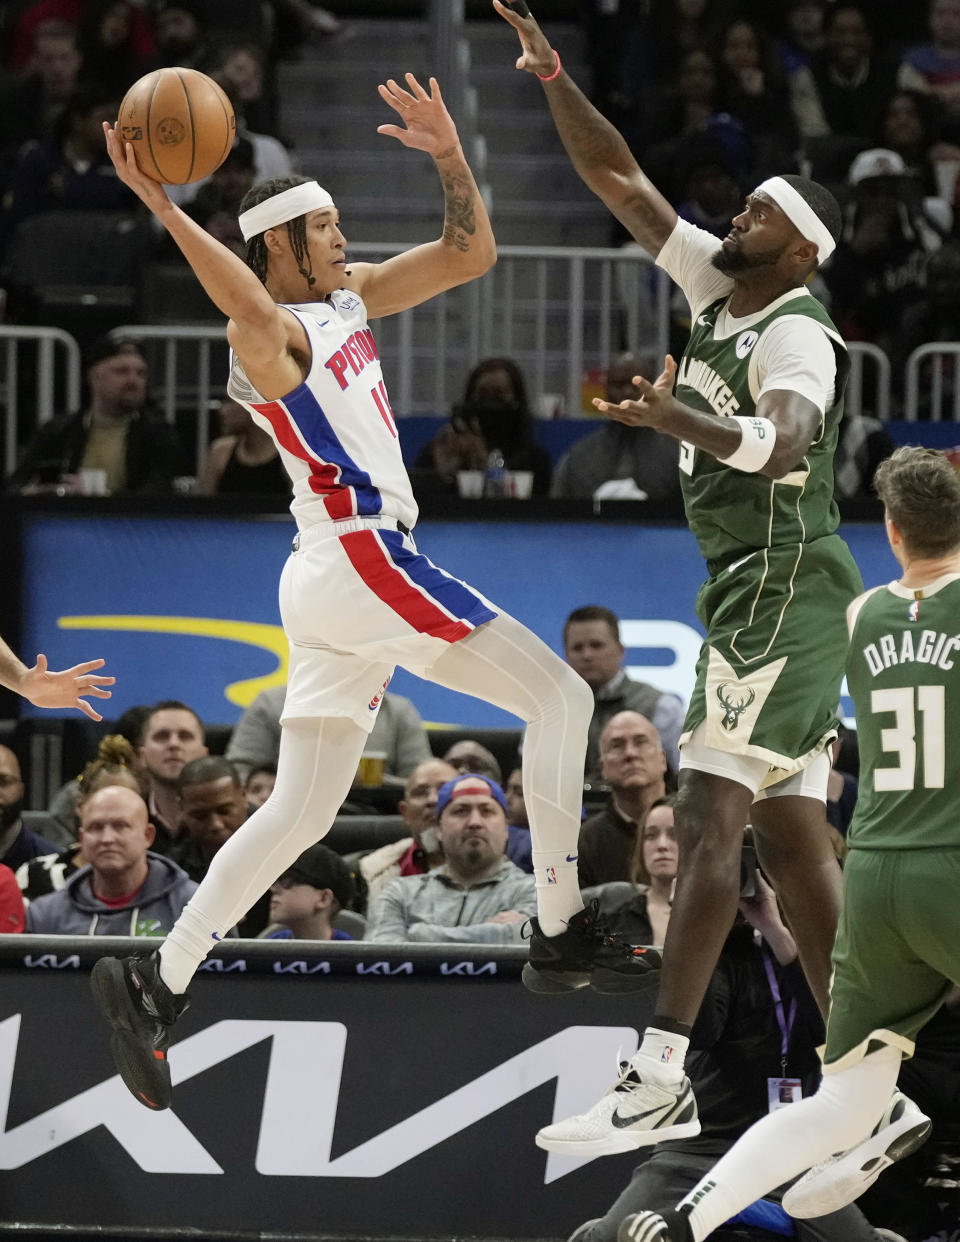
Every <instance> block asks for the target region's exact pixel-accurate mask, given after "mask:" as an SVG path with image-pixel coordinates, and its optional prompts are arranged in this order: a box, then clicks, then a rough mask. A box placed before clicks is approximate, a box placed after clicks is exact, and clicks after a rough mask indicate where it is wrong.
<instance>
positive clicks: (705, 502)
mask: <svg viewBox="0 0 960 1242" xmlns="http://www.w3.org/2000/svg"><path fill="white" fill-rule="evenodd" d="M726 301H727V299H726V298H721V299H719V300H718V301H716V302H714V303H713V304H712V305H710V306H708V307H707V308H706V309H705V310H704V311H703V312H702V313H701V314H699V315H697V316H696V319H695V320H694V323H693V325H692V327H691V332H690V341H689V343H688V345H687V348H686V350H685V351H684V354H683V357H682V359H681V360H680V366H679V368H678V370H677V378H676V385H675V389H674V391H675V394H676V397H677V400H678V401H681V402H682V403H683V404H684V405H687V406H689V407H691V408H692V409H695V410H702V411H704V412H706V413H714V414H720V415H723V416H725V417H731V416H732V415H737V416H740V417H750V416H752V415H753V414H755V413H756V398H757V395H758V394H759V389H760V377H759V375H758V374H757V370H758V368H757V365H756V362H755V352H756V347H757V344H758V342H759V341H760V338H761V337H762V335H763V333H764V332H765V331H766V330H767V329H768V328H769V327H770V326H771V325H772V324H773V323H775V322H777V321H778V320H782V319H784V318H790V317H793V318H799V317H803V318H804V319H807V320H810V319H812V320H813V321H814V322H815V323H818V324H820V326H821V327H822V328H823V330H824V332H825V333H826V334H827V336H828V337H829V339H830V341H831V343H832V344H833V347H834V352H835V354H836V360H837V377H836V383H835V388H834V391H835V397H834V403H833V405H832V406H831V407H830V408H829V409H828V410H827V411H826V413H825V414H824V417H823V420H822V422H821V424H820V428H819V432H818V434H817V436H816V439H815V440H814V443H813V444H812V445H811V446H810V449H809V450H808V452H807V454H806V456H805V457H804V458H803V459H802V461H800V462H798V463H797V466H796V468H795V469H794V470H792V471H791V472H790V473H789V474H787V475H785V476H784V477H783V478H782V479H777V480H774V479H770V478H767V477H766V476H765V475H762V474H748V473H746V472H744V471H742V470H737V469H735V468H734V467H731V466H725V465H724V464H723V462H722V461H718V460H717V459H716V458H715V457H713V456H711V455H710V454H709V453H706V452H704V451H703V450H701V449H696V448H694V447H693V445H691V444H686V443H684V444H681V446H680V482H681V485H682V487H683V498H684V507H685V509H686V514H687V521H688V522H689V525H690V529H691V530H692V531H693V533H694V535H695V536H696V539H697V543H698V544H699V547H700V552H701V555H702V556H703V558H704V560H705V561H706V562H707V568H708V570H709V572H710V573H711V574H715V573H717V572H719V571H720V570H721V569H723V568H725V567H726V566H727V565H728V564H730V563H731V562H732V561H735V560H737V559H738V558H740V557H742V556H746V555H748V554H749V553H751V552H754V551H756V550H757V549H758V548H768V547H775V546H777V545H781V544H797V543H808V542H810V541H811V540H813V539H819V538H821V537H822V536H824V535H829V534H832V533H833V532H834V531H835V530H836V529H837V525H838V523H839V520H840V517H839V513H838V512H837V506H836V504H835V503H834V499H833V456H834V452H835V450H836V447H837V435H838V432H839V427H840V418H841V416H842V413H843V390H844V386H845V384H846V380H847V375H848V373H849V361H848V358H847V351H846V348H845V346H844V344H843V341H842V340H841V338H840V336H839V334H838V332H837V330H836V328H835V327H834V326H833V324H832V323H831V321H830V317H829V315H828V314H827V312H826V310H825V309H824V308H823V306H822V305H821V303H820V302H818V301H817V300H816V298H813V297H810V296H801V297H792V298H789V299H787V300H786V301H782V300H780V299H778V301H777V303H776V304H775V305H774V307H773V309H772V310H771V311H770V313H769V315H767V316H766V317H765V318H763V319H761V320H760V321H759V322H757V323H756V324H755V325H754V326H753V327H751V328H749V329H746V330H743V331H740V332H736V333H733V334H732V335H730V336H727V337H723V338H721V339H719V340H717V339H716V338H715V335H714V331H715V327H716V321H717V315H718V314H719V312H720V310H721V309H722V308H723V306H724V304H725V302H726Z"/></svg>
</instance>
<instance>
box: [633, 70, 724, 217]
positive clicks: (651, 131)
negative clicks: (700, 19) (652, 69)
mask: <svg viewBox="0 0 960 1242" xmlns="http://www.w3.org/2000/svg"><path fill="white" fill-rule="evenodd" d="M648 91H649V88H648ZM651 102H652V103H653V105H654V106H652V107H650V108H641V109H639V110H638V112H637V113H636V119H635V121H634V122H633V123H632V125H631V126H630V128H629V129H628V131H627V132H628V133H629V137H630V145H631V147H632V148H634V149H635V150H636V151H638V152H640V153H641V154H642V156H643V163H644V167H650V168H651V169H652V170H653V171H652V174H651V176H652V179H654V180H656V182H657V184H658V185H660V184H661V183H662V184H663V185H665V186H666V187H668V188H671V187H672V188H673V189H674V190H676V189H677V188H678V187H677V179H676V174H675V171H674V170H671V167H670V158H669V148H670V147H673V148H674V150H675V149H676V146H677V143H678V141H679V142H681V143H682V142H683V141H685V140H686V139H687V138H688V137H689V136H690V135H694V134H698V133H701V132H702V131H703V128H704V126H706V125H707V123H708V122H709V121H710V119H711V117H714V116H716V114H717V113H718V112H720V111H721V104H720V70H719V66H718V65H717V62H716V61H715V60H714V58H713V56H712V54H711V53H710V51H709V50H708V48H707V47H706V46H699V47H692V48H689V49H688V50H687V51H686V52H684V54H683V57H682V59H681V61H680V63H679V66H678V68H677V70H676V72H675V73H674V74H671V75H668V76H667V77H666V78H665V79H664V80H663V82H662V84H660V85H658V86H656V87H654V89H653V91H652V93H651ZM663 175H665V176H666V180H665V181H662V182H661V177H662V176H663ZM728 223H729V221H728ZM620 236H627V233H626V231H625V230H624V232H623V233H622V234H620Z"/></svg>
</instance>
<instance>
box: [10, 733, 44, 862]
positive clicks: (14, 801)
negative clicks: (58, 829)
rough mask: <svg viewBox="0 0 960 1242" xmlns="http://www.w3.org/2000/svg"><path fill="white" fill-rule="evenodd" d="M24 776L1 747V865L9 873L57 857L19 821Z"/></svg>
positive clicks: (36, 834) (17, 761)
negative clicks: (46, 857)
mask: <svg viewBox="0 0 960 1242" xmlns="http://www.w3.org/2000/svg"><path fill="white" fill-rule="evenodd" d="M23 793H24V788H23V774H22V772H21V771H20V760H19V759H18V758H17V756H16V755H15V754H14V753H13V751H12V750H10V748H9V747H7V746H0V862H4V863H6V864H7V866H8V867H9V868H10V870H11V871H16V870H17V868H18V867H21V866H23V864H24V863H25V862H29V860H30V859H31V858H38V857H39V856H40V855H41V854H56V852H57V846H56V845H55V844H54V843H53V842H52V841H49V840H48V839H47V838H46V837H43V836H41V835H40V834H39V833H37V832H34V831H32V829H30V828H28V827H27V826H26V824H24V822H23V819H22V818H21V813H22V811H23Z"/></svg>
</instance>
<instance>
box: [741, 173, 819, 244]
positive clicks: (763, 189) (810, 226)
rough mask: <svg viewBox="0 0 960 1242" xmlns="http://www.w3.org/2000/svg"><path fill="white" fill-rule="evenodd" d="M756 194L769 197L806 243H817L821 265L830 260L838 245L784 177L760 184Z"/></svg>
mask: <svg viewBox="0 0 960 1242" xmlns="http://www.w3.org/2000/svg"><path fill="white" fill-rule="evenodd" d="M754 193H755V194H759V193H763V194H767V195H769V197H770V198H772V199H773V201H774V202H775V203H776V204H777V206H778V207H779V208H780V210H781V211H782V212H783V214H784V215H785V216H786V217H787V218H788V219H789V220H791V221H792V222H793V223H794V224H795V225H796V226H797V228H798V229H799V231H800V234H801V236H802V237H803V238H804V239H805V240H806V241H812V242H815V243H816V246H817V258H818V260H819V261H820V262H821V263H823V262H824V260H826V259H829V258H830V256H831V255H832V254H833V252H834V250H836V248H837V243H836V242H835V241H834V240H833V238H832V237H831V236H830V230H829V229H828V228H827V226H826V225H825V224H824V223H823V221H822V220H821V219H820V217H819V216H818V215H817V213H816V212H815V211H814V210H813V208H812V207H811V206H810V204H809V203H808V202H807V200H806V199H805V198H803V197H802V195H800V194H798V193H797V191H796V190H795V189H794V188H793V186H792V185H791V184H790V182H789V181H784V179H783V178H782V177H769V178H768V179H767V180H766V181H761V182H760V184H759V185H758V186H757V188H756V190H755V191H754Z"/></svg>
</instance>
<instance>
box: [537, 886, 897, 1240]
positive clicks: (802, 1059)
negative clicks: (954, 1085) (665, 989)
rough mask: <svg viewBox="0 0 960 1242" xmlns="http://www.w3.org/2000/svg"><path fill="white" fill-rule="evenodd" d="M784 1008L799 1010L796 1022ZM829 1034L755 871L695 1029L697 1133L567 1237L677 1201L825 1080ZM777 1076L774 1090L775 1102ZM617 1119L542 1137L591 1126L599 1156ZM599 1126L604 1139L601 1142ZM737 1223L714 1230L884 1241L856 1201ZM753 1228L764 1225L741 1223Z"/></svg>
mask: <svg viewBox="0 0 960 1242" xmlns="http://www.w3.org/2000/svg"><path fill="white" fill-rule="evenodd" d="M771 981H772V982H771ZM783 1014H788V1015H789V1014H793V1018H792V1020H791V1021H789V1024H787V1022H786V1021H785V1020H784V1019H783ZM781 1022H783V1025H784V1026H786V1027H787V1029H786V1033H784V1030H783V1028H782V1026H781ZM785 1039H786V1041H787V1043H786V1051H784V1040H785ZM822 1039H823V1020H822V1018H821V1017H820V1014H819V1011H818V1010H817V1007H816V1005H815V1003H814V1001H813V997H812V995H811V994H810V990H809V988H808V986H807V983H806V980H805V979H804V977H803V971H802V970H801V967H800V962H799V960H798V958H797V948H796V944H795V943H794V940H793V937H792V935H791V934H790V932H789V930H788V929H787V927H786V926H785V924H784V922H783V920H782V918H781V917H780V912H779V910H778V908H777V901H776V897H775V895H774V893H773V890H772V889H771V888H770V886H769V885H768V884H766V883H765V882H764V881H763V879H762V877H758V895H757V896H756V897H755V898H751V899H746V898H741V901H740V914H739V916H738V918H737V922H736V923H735V924H734V926H733V928H732V930H731V931H730V933H729V935H728V936H727V939H726V943H725V944H724V946H723V951H722V952H721V954H720V959H719V961H718V963H717V967H716V969H715V970H714V972H713V975H712V977H711V979H710V985H709V987H708V989H707V993H706V996H705V997H704V1000H703V1004H702V1005H701V1006H700V1012H699V1014H698V1015H697V1020H696V1023H695V1024H694V1027H693V1032H692V1034H691V1037H690V1041H691V1042H690V1052H689V1054H688V1059H687V1073H688V1075H689V1078H690V1081H691V1083H692V1084H693V1087H694V1089H695V1090H696V1092H697V1100H698V1101H699V1102H700V1133H699V1134H698V1135H697V1136H696V1137H694V1138H683V1139H675V1140H673V1141H672V1142H669V1143H660V1144H658V1145H657V1146H655V1147H651V1148H649V1149H647V1151H644V1152H640V1153H638V1154H639V1156H640V1164H639V1165H638V1167H637V1168H635V1169H634V1171H633V1173H632V1176H631V1178H630V1181H629V1183H628V1184H627V1185H626V1186H625V1187H624V1189H623V1191H622V1192H621V1193H620V1195H619V1197H618V1198H617V1199H616V1201H615V1202H614V1203H613V1205H612V1206H611V1207H610V1208H609V1209H608V1210H607V1212H606V1214H605V1215H604V1216H603V1217H601V1218H599V1219H595V1220H591V1221H587V1222H585V1223H584V1224H583V1225H581V1226H580V1228H579V1229H577V1230H576V1231H575V1233H574V1234H573V1236H572V1238H571V1240H570V1242H616V1239H617V1231H618V1229H619V1228H620V1227H621V1225H622V1223H623V1221H624V1220H625V1218H626V1217H628V1216H630V1215H631V1214H633V1213H635V1212H638V1211H641V1210H645V1209H652V1210H657V1209H661V1208H672V1207H673V1205H674V1204H675V1203H676V1202H677V1201H678V1200H679V1199H682V1198H683V1197H684V1195H686V1193H687V1192H688V1191H689V1190H692V1189H693V1187H694V1186H695V1185H696V1184H697V1182H698V1181H699V1180H700V1178H701V1176H703V1174H704V1173H706V1172H707V1170H708V1169H710V1168H711V1167H712V1165H713V1164H714V1163H715V1162H716V1161H717V1159H718V1158H719V1156H721V1155H722V1154H723V1153H724V1152H726V1151H728V1150H729V1149H730V1147H732V1145H733V1144H734V1142H735V1141H736V1140H737V1138H739V1137H740V1135H741V1134H743V1133H744V1132H745V1131H746V1130H747V1129H748V1128H749V1127H750V1126H751V1125H752V1124H753V1122H754V1121H757V1120H758V1119H759V1118H761V1117H763V1116H765V1115H766V1114H767V1112H768V1111H769V1110H770V1109H771V1108H773V1107H780V1106H781V1089H782V1096H783V1100H782V1102H783V1103H786V1102H792V1101H794V1100H797V1099H799V1098H801V1095H802V1096H803V1097H807V1096H809V1095H812V1094H813V1092H814V1091H815V1090H816V1088H817V1084H818V1082H819V1079H820V1061H819V1058H818V1056H817V1045H818V1044H819V1043H820V1042H821V1041H822ZM621 1070H622V1073H623V1076H624V1078H626V1077H628V1076H629V1075H630V1074H631V1073H632V1071H631V1067H630V1063H629V1062H626V1063H625V1064H623V1065H622V1066H621ZM774 1084H775V1085H776V1096H775V1097H774V1099H771V1090H772V1088H773V1086H774ZM607 1098H608V1099H609V1097H607ZM613 1098H614V1099H618V1098H619V1097H616V1096H615V1097H613ZM598 1107H599V1106H598ZM605 1107H606V1106H605ZM587 1116H589V1115H587ZM608 1116H609V1113H608V1112H607V1111H604V1113H603V1118H604V1120H602V1121H599V1120H598V1121H594V1122H593V1127H592V1128H590V1127H589V1122H588V1121H586V1118H585V1117H572V1118H568V1119H567V1120H565V1121H561V1122H558V1123H557V1124H556V1125H553V1126H548V1127H546V1129H545V1130H541V1131H540V1134H539V1135H538V1137H537V1143H538V1145H540V1146H543V1147H546V1148H547V1150H549V1151H562V1150H564V1141H566V1142H567V1143H569V1142H570V1141H571V1140H572V1139H574V1138H580V1137H584V1138H585V1137H587V1135H588V1134H589V1137H590V1138H591V1139H593V1146H594V1148H595V1150H594V1151H592V1152H591V1153H590V1154H596V1155H602V1154H604V1150H602V1149H601V1143H602V1142H603V1141H604V1140H605V1139H606V1137H607V1133H608V1128H609V1129H612V1128H610V1127H609V1122H608V1121H607V1120H606V1118H607V1117H608ZM585 1123H586V1124H585ZM613 1132H614V1133H615V1131H613ZM597 1135H603V1139H600V1140H599V1141H598V1139H597V1137H596V1136H597ZM607 1150H613V1149H612V1148H608V1149H607ZM578 1155H580V1156H581V1158H582V1157H583V1156H585V1155H587V1150H585V1149H584V1148H583V1147H581V1148H579V1149H578ZM735 1221H736V1223H735V1224H733V1222H731V1223H732V1224H733V1227H734V1229H735V1230H736V1232H735V1233H731V1234H728V1232H727V1230H726V1229H723V1230H721V1231H720V1233H718V1234H717V1237H718V1238H719V1237H720V1236H721V1234H722V1236H723V1237H725V1238H726V1237H728V1236H729V1237H730V1238H731V1239H732V1238H733V1237H737V1238H740V1237H744V1238H746V1237H750V1238H755V1237H756V1238H759V1237H761V1236H762V1237H765V1238H766V1237H769V1238H771V1239H772V1238H774V1237H777V1236H781V1237H783V1236H786V1237H795V1238H797V1239H798V1242H879V1239H878V1235H877V1234H875V1233H874V1231H873V1229H872V1228H871V1227H870V1226H869V1225H868V1223H867V1221H866V1219H865V1218H864V1216H863V1214H862V1213H861V1212H860V1210H859V1208H858V1207H856V1205H851V1206H850V1207H846V1208H843V1209H842V1210H841V1211H840V1212H837V1213H833V1214H831V1215H830V1216H826V1217H821V1218H819V1219H817V1220H811V1221H805V1220H797V1221H793V1220H791V1218H789V1217H788V1216H787V1215H786V1213H785V1212H784V1211H783V1209H782V1207H781V1206H780V1204H779V1196H771V1197H770V1198H769V1199H761V1200H759V1201H758V1203H757V1204H755V1205H751V1207H749V1208H747V1209H745V1211H744V1212H742V1213H741V1214H740V1215H739V1216H737V1217H736V1218H735ZM750 1225H752V1226H754V1227H755V1228H756V1230H757V1231H756V1232H754V1230H753V1229H751V1230H750V1232H749V1233H742V1232H740V1230H742V1229H744V1228H746V1227H748V1226H750ZM768 1230H769V1231H770V1232H768ZM900 1242H902V1240H900Z"/></svg>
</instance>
